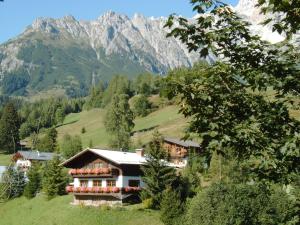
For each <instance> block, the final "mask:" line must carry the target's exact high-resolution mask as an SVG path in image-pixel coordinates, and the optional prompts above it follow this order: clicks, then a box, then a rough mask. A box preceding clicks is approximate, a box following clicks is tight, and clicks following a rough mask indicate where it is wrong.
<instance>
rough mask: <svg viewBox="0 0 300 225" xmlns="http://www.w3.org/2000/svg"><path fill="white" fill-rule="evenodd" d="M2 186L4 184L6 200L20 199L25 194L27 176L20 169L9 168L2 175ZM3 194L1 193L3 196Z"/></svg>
mask: <svg viewBox="0 0 300 225" xmlns="http://www.w3.org/2000/svg"><path fill="white" fill-rule="evenodd" d="M1 181H2V184H4V187H5V188H4V189H3V191H4V192H5V193H4V196H2V198H4V199H12V198H17V197H20V196H21V195H22V194H23V191H24V187H25V184H26V182H25V176H24V172H23V171H21V170H20V169H19V168H14V167H12V166H10V167H8V168H7V169H6V171H5V172H4V174H3V175H2V180H1ZM1 189H2V188H1ZM2 194H3V193H1V195H2Z"/></svg>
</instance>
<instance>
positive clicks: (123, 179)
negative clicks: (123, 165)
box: [74, 176, 145, 188]
mask: <svg viewBox="0 0 300 225" xmlns="http://www.w3.org/2000/svg"><path fill="white" fill-rule="evenodd" d="M114 179H115V180H116V186H117V187H120V188H121V187H127V186H128V181H129V180H139V181H140V186H141V187H144V186H145V184H144V182H143V181H142V177H141V176H118V177H116V178H74V187H80V180H88V187H93V180H102V187H106V180H114Z"/></svg>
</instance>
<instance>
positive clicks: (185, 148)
mask: <svg viewBox="0 0 300 225" xmlns="http://www.w3.org/2000/svg"><path fill="white" fill-rule="evenodd" d="M163 148H164V149H165V150H166V151H167V153H168V156H169V161H170V162H171V163H174V164H175V165H181V166H185V165H186V163H187V160H188V156H189V154H191V153H197V154H199V153H201V146H200V144H199V143H197V142H194V141H190V140H187V141H184V140H181V139H178V138H172V137H165V138H164V144H163Z"/></svg>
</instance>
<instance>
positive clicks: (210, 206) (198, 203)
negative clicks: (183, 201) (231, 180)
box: [185, 183, 295, 225]
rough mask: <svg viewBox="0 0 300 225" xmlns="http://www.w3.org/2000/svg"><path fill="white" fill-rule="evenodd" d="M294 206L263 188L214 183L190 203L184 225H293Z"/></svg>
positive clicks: (279, 195)
mask: <svg viewBox="0 0 300 225" xmlns="http://www.w3.org/2000/svg"><path fill="white" fill-rule="evenodd" d="M293 208H294V203H293V202H292V201H291V200H289V197H288V195H287V194H286V193H284V192H282V191H278V190H277V191H269V190H268V189H267V188H266V187H265V186H263V185H247V184H237V185H233V184H224V183H219V184H214V185H212V186H211V187H209V188H207V189H205V190H203V191H202V192H200V193H199V194H198V195H197V196H196V197H194V198H193V200H192V201H191V204H190V207H189V209H188V211H187V214H186V223H185V224H186V225H200V224H201V225H214V224H215V225H220V224H222V225H244V224H247V225H263V224H274V225H275V224H295V223H291V221H295V218H294V216H293Z"/></svg>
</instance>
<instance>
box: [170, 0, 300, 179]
mask: <svg viewBox="0 0 300 225" xmlns="http://www.w3.org/2000/svg"><path fill="white" fill-rule="evenodd" d="M192 4H193V5H194V10H195V11H196V12H197V13H199V16H198V18H197V19H196V22H195V23H190V22H189V21H188V20H187V19H185V18H182V17H179V18H178V17H175V16H174V15H173V16H171V17H170V18H169V20H168V22H167V24H166V26H167V27H169V28H173V29H172V31H171V32H170V34H169V36H175V37H178V38H179V39H180V40H181V41H182V42H183V43H185V44H186V45H187V46H188V48H189V50H191V51H199V53H200V55H201V56H202V57H207V56H208V55H209V54H214V55H215V56H217V57H218V59H220V60H222V62H218V61H217V62H216V63H214V64H213V65H210V66H209V65H205V64H203V63H202V64H199V65H196V66H195V67H194V68H193V69H191V70H185V69H182V70H179V71H177V72H173V73H172V72H171V73H170V74H169V76H168V82H169V90H170V92H169V94H170V96H175V95H178V96H180V98H181V102H182V104H181V112H182V113H183V114H184V115H185V116H186V117H191V119H192V120H191V123H190V127H189V130H188V131H189V132H190V133H197V134H198V135H199V136H200V137H201V139H202V140H203V141H202V146H203V148H204V149H205V150H206V151H207V152H210V153H212V152H216V153H217V154H218V155H221V156H225V157H231V158H236V159H237V160H238V161H239V162H243V163H244V164H245V166H248V168H251V172H252V175H253V178H259V179H266V180H271V181H275V182H286V183H289V182H290V181H291V180H292V179H293V177H295V175H296V174H297V173H299V171H300V168H299V163H297V162H299V158H300V154H299V150H298V149H297V148H296V146H295V145H293V146H294V148H292V147H291V148H289V152H288V153H287V152H286V150H285V149H286V147H285V146H286V144H288V143H290V142H291V141H292V140H295V137H297V136H298V133H299V131H300V124H299V122H298V121H297V120H295V119H293V118H291V117H290V115H289V106H290V104H291V103H292V102H290V101H288V100H287V99H288V98H287V96H288V95H292V96H294V95H298V94H299V92H300V88H299V87H300V85H299V84H300V83H299V75H300V73H299V68H298V67H297V64H298V63H299V52H298V50H297V49H296V48H295V46H293V45H291V44H284V43H282V44H279V45H277V46H275V45H272V44H270V43H267V42H264V41H262V40H261V39H260V38H259V36H255V35H253V34H251V32H250V30H249V23H247V22H245V21H243V20H242V19H241V18H240V17H239V16H238V15H237V14H236V13H235V12H233V11H232V10H231V8H230V7H228V6H226V5H225V4H223V3H222V2H220V1H213V0H208V1H204V0H195V1H192ZM210 9H212V10H211V11H210V14H205V13H206V12H208V11H209V10H210ZM174 20H176V21H177V22H178V23H179V26H178V27H175V28H174ZM270 89H271V90H273V91H274V93H275V94H274V97H273V98H267V97H265V95H266V92H267V91H268V90H270ZM292 142H293V141H292ZM289 146H291V145H289ZM245 162H247V163H245Z"/></svg>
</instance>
